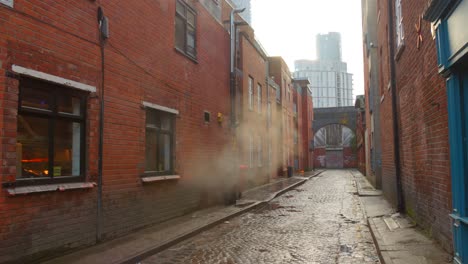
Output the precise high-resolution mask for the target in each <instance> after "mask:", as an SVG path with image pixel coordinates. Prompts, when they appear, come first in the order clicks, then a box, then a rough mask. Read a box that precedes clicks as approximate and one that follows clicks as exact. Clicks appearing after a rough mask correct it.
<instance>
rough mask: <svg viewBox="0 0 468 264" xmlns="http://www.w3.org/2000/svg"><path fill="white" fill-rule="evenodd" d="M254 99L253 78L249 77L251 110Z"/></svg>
mask: <svg viewBox="0 0 468 264" xmlns="http://www.w3.org/2000/svg"><path fill="white" fill-rule="evenodd" d="M253 108H254V101H253V78H252V77H249V110H253Z"/></svg>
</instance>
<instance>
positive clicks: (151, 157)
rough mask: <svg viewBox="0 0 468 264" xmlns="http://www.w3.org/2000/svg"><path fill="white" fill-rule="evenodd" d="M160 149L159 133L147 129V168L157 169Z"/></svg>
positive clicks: (147, 169)
mask: <svg viewBox="0 0 468 264" xmlns="http://www.w3.org/2000/svg"><path fill="white" fill-rule="evenodd" d="M157 151H158V141H157V134H156V131H155V130H152V129H146V156H145V157H146V158H145V170H146V171H157V166H156V159H157Z"/></svg>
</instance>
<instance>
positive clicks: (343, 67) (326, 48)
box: [293, 32, 354, 108]
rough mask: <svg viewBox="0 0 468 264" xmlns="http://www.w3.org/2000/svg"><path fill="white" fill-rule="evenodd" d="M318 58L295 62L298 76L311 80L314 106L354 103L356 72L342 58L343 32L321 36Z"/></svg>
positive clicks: (318, 39)
mask: <svg viewBox="0 0 468 264" xmlns="http://www.w3.org/2000/svg"><path fill="white" fill-rule="evenodd" d="M317 58H318V59H317V60H297V61H295V62H294V66H295V72H294V73H293V76H294V78H295V79H308V80H309V82H310V88H311V90H312V98H313V103H314V108H321V107H341V106H353V105H354V100H353V75H352V74H350V73H348V69H347V68H348V66H347V64H346V62H343V61H342V59H341V35H340V33H336V32H330V33H328V34H319V35H317Z"/></svg>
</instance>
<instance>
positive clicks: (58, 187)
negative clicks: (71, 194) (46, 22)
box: [6, 182, 97, 196]
mask: <svg viewBox="0 0 468 264" xmlns="http://www.w3.org/2000/svg"><path fill="white" fill-rule="evenodd" d="M96 185H97V184H96V183H95V182H77V183H59V184H46V185H37V186H24V187H15V188H8V189H6V191H7V192H8V195H9V196H16V195H26V194H32V193H43V192H64V191H68V190H77V189H91V188H94V187H95V186H96Z"/></svg>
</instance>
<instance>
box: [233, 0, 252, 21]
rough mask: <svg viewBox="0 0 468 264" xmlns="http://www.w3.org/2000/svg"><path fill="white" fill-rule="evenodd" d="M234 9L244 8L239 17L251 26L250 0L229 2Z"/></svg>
mask: <svg viewBox="0 0 468 264" xmlns="http://www.w3.org/2000/svg"><path fill="white" fill-rule="evenodd" d="M230 1H231V2H232V3H233V4H234V5H236V8H245V11H244V12H242V13H241V14H240V16H241V17H242V18H243V19H245V21H247V23H249V24H250V25H252V12H251V6H250V0H230Z"/></svg>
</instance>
